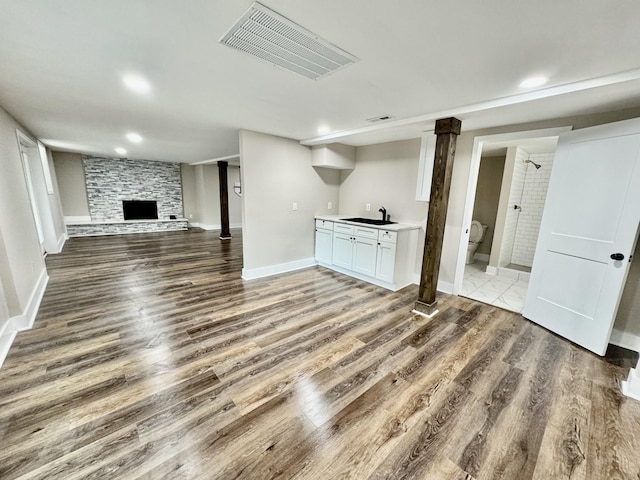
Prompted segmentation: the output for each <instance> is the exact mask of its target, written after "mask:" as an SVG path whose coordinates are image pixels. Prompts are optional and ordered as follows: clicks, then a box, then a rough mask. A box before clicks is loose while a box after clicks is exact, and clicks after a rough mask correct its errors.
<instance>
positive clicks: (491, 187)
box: [472, 155, 505, 255]
mask: <svg viewBox="0 0 640 480" xmlns="http://www.w3.org/2000/svg"><path fill="white" fill-rule="evenodd" d="M504 163H505V156H504V155H502V156H497V157H496V156H493V157H482V159H481V161H480V170H479V172H478V186H477V188H476V198H475V202H474V204H473V216H472V219H473V220H477V221H479V222H480V223H481V224H483V225H486V226H487V232H486V234H485V238H484V241H483V242H482V243H481V244H480V245H479V246H478V250H477V253H480V254H485V255H489V254H490V253H491V243H492V242H493V236H494V233H495V231H496V218H497V214H498V202H499V200H500V188H501V185H502V175H503V172H504Z"/></svg>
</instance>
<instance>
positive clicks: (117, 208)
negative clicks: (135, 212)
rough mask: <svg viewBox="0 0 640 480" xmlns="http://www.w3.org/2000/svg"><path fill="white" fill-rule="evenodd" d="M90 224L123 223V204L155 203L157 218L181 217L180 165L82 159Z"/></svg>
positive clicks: (126, 160)
mask: <svg viewBox="0 0 640 480" xmlns="http://www.w3.org/2000/svg"><path fill="white" fill-rule="evenodd" d="M82 161H83V164H84V171H85V179H86V184H87V197H88V200H89V213H90V214H91V220H92V221H93V222H99V221H105V220H124V214H123V212H122V200H155V201H156V202H157V203H158V218H159V219H168V218H169V215H175V216H176V217H177V218H181V217H182V216H183V207H182V183H181V178H180V165H179V164H177V163H169V162H154V161H150V160H128V159H120V158H105V157H93V156H89V155H83V156H82Z"/></svg>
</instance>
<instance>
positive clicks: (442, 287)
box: [436, 280, 453, 294]
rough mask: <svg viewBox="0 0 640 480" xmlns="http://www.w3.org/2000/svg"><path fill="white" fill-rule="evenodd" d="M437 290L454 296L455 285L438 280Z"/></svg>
mask: <svg viewBox="0 0 640 480" xmlns="http://www.w3.org/2000/svg"><path fill="white" fill-rule="evenodd" d="M436 290H438V291H439V292H442V293H449V294H453V283H449V282H443V281H442V280H438V286H437V287H436Z"/></svg>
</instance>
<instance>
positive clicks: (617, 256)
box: [611, 253, 624, 260]
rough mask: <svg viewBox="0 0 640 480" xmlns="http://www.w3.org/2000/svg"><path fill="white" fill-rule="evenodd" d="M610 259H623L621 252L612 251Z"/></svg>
mask: <svg viewBox="0 0 640 480" xmlns="http://www.w3.org/2000/svg"><path fill="white" fill-rule="evenodd" d="M611 260H624V255H623V254H621V253H612V254H611Z"/></svg>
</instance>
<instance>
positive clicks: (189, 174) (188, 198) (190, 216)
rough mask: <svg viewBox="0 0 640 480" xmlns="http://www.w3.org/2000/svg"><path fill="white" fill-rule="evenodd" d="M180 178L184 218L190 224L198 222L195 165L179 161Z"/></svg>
mask: <svg viewBox="0 0 640 480" xmlns="http://www.w3.org/2000/svg"><path fill="white" fill-rule="evenodd" d="M180 178H181V180H182V205H183V208H184V218H186V219H187V220H188V221H189V223H191V224H193V223H199V222H200V220H199V218H198V202H197V201H196V167H194V166H193V165H189V164H187V163H181V164H180Z"/></svg>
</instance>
